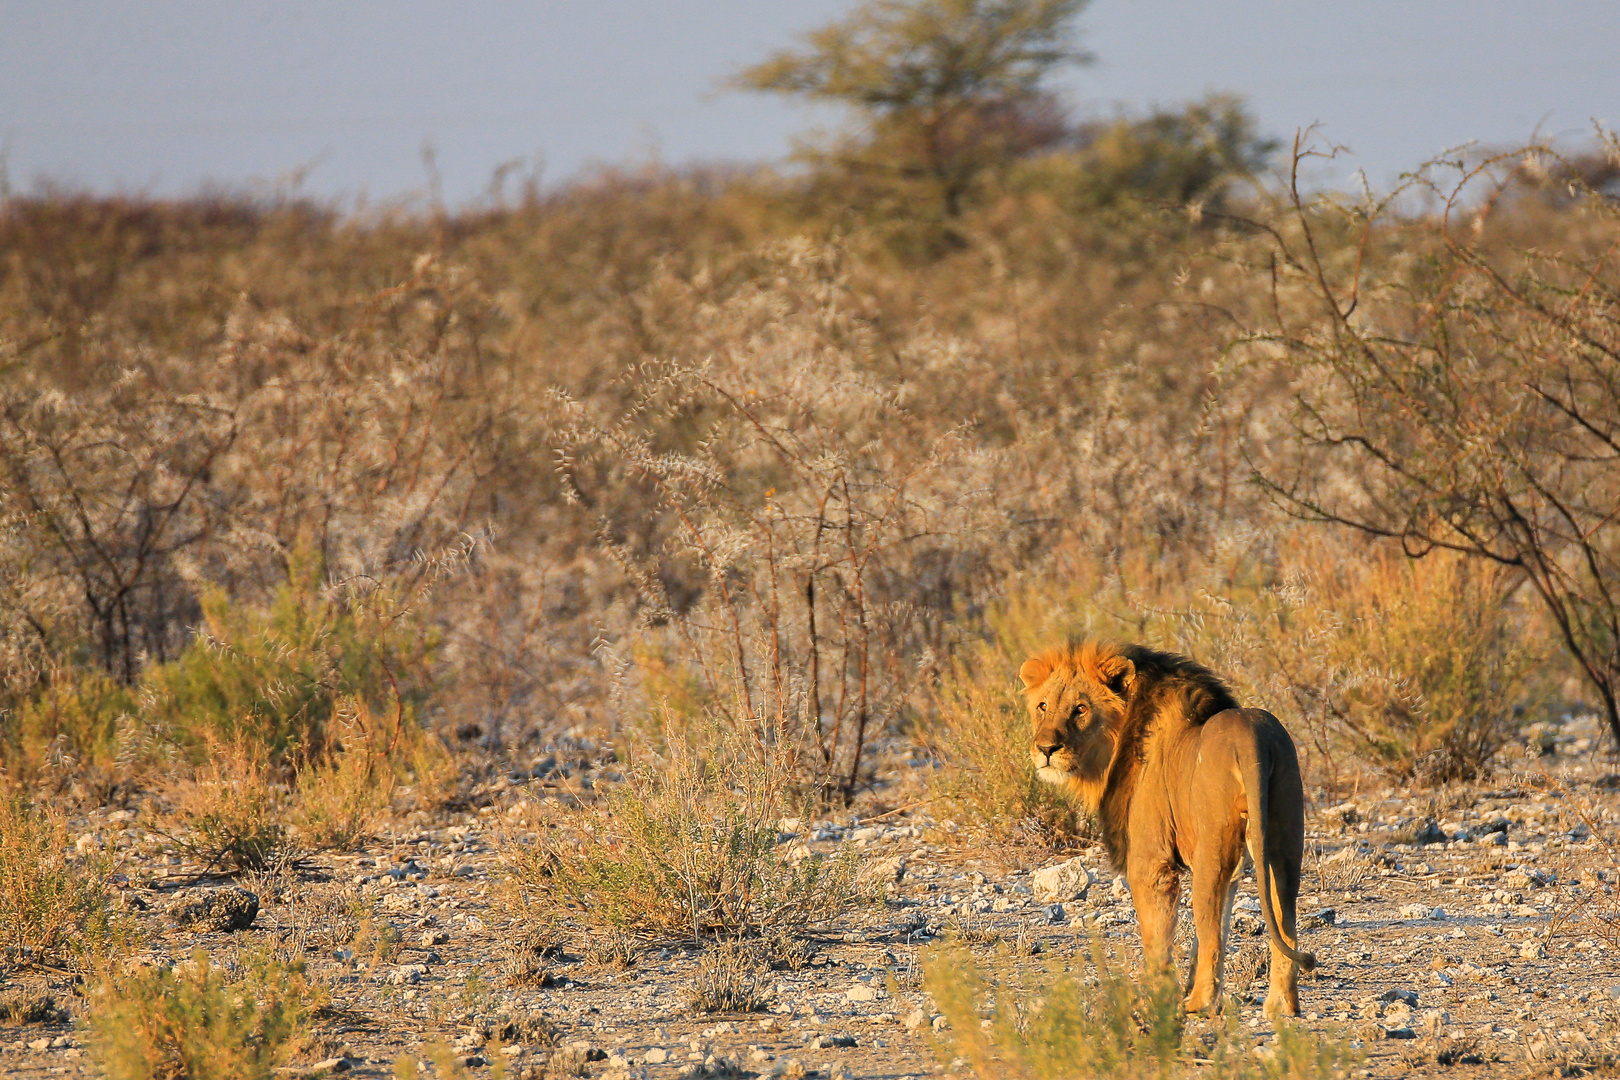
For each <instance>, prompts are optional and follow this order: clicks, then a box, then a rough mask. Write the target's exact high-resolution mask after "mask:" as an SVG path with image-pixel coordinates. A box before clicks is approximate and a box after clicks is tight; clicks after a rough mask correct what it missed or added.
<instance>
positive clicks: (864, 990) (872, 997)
mask: <svg viewBox="0 0 1620 1080" xmlns="http://www.w3.org/2000/svg"><path fill="white" fill-rule="evenodd" d="M844 996H845V997H846V998H848V999H849V1000H851V1001H876V1000H877V999H878V998H880V997H882V996H883V991H881V990H879V989H878V988H877V987H875V986H867V985H866V984H865V983H860V984H858V985H855V986H852V987H850V988H849V989H848V990H847V991H846V992H845V993H844Z"/></svg>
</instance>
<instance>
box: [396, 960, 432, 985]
mask: <svg viewBox="0 0 1620 1080" xmlns="http://www.w3.org/2000/svg"><path fill="white" fill-rule="evenodd" d="M427 973H428V966H427V965H426V964H401V965H399V967H397V968H395V969H394V970H393V971H392V972H390V973H389V975H388V981H389V982H390V983H392V984H393V985H395V986H415V985H416V984H417V983H419V982H421V981H422V976H424V975H426V974H427Z"/></svg>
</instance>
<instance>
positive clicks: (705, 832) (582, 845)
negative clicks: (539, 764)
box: [504, 732, 856, 940]
mask: <svg viewBox="0 0 1620 1080" xmlns="http://www.w3.org/2000/svg"><path fill="white" fill-rule="evenodd" d="M666 747H667V749H666V750H665V752H664V753H662V754H652V753H648V754H645V755H643V756H642V757H641V758H640V759H639V760H637V761H635V762H633V763H632V764H631V765H630V768H629V769H628V771H627V773H626V778H625V783H624V784H623V785H622V786H618V787H615V788H613V789H611V790H609V791H607V792H605V793H604V794H603V797H602V798H601V799H600V800H599V801H598V802H597V803H595V804H593V805H591V806H587V807H584V808H582V809H580V810H577V811H571V812H566V813H565V815H564V816H561V817H559V818H557V820H556V821H555V824H556V826H557V828H555V829H553V830H548V831H547V832H546V833H544V834H543V835H542V837H541V839H540V840H539V841H538V842H536V843H534V844H527V843H511V844H508V845H507V846H506V848H505V851H504V855H505V859H506V862H507V865H508V867H509V887H510V888H511V890H512V891H513V893H514V894H515V901H516V903H517V904H519V905H520V906H522V907H523V908H525V910H526V912H527V913H528V914H529V915H530V916H531V917H532V918H534V919H535V920H536V921H539V922H542V923H553V922H559V921H562V920H568V921H569V922H571V923H573V924H575V925H578V926H581V927H584V928H587V929H588V930H589V931H591V932H592V933H593V934H599V933H603V932H607V933H610V934H615V933H616V934H624V933H634V934H650V935H656V936H661V937H690V938H693V939H698V940H701V939H702V938H704V937H706V936H711V935H717V934H724V935H731V936H736V935H741V934H759V933H762V932H766V931H771V930H779V929H791V928H796V927H802V926H810V925H816V924H819V923H822V922H825V921H826V920H828V919H830V918H834V917H836V916H837V915H839V914H841V913H842V912H844V911H846V910H847V909H849V908H850V907H851V906H852V905H853V904H854V903H855V902H856V889H855V881H854V878H855V865H854V861H853V857H852V856H851V855H841V856H839V857H835V858H828V857H824V856H819V855H811V856H808V857H805V858H802V859H799V860H798V861H793V860H791V859H789V858H788V854H787V849H786V848H785V847H784V846H783V845H781V844H780V843H779V842H778V827H779V826H778V823H779V822H780V821H781V820H782V819H783V818H787V817H798V816H803V812H804V803H803V799H802V797H800V798H798V799H795V796H794V794H793V792H794V782H795V780H796V778H797V775H798V774H797V772H796V770H793V769H792V767H791V765H790V764H789V763H787V762H784V761H783V760H782V759H781V758H780V757H779V756H778V755H777V753H776V752H775V751H773V749H772V748H771V747H770V746H768V745H765V744H762V743H760V742H755V741H753V740H744V739H741V738H739V737H737V736H735V735H731V734H727V733H723V732H722V733H718V734H716V735H715V736H714V737H713V739H712V740H711V741H710V743H709V744H708V746H707V747H706V748H705V749H701V750H700V749H698V748H697V747H695V746H690V745H688V744H686V743H685V742H683V741H677V740H675V739H671V740H669V741H667V742H666Z"/></svg>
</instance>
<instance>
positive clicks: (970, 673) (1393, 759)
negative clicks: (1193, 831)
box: [928, 527, 1552, 835]
mask: <svg viewBox="0 0 1620 1080" xmlns="http://www.w3.org/2000/svg"><path fill="white" fill-rule="evenodd" d="M1512 584H1513V579H1512V578H1511V577H1510V576H1509V575H1507V574H1506V573H1504V572H1502V571H1500V570H1497V569H1494V568H1491V567H1488V566H1484V565H1480V564H1477V563H1474V562H1471V561H1469V560H1467V559H1465V558H1463V557H1461V556H1458V555H1454V554H1452V553H1449V552H1440V551H1437V552H1432V553H1431V554H1430V555H1429V556H1428V557H1427V558H1424V559H1422V560H1407V559H1403V558H1400V557H1398V556H1396V555H1394V554H1392V553H1390V552H1388V551H1385V550H1382V549H1380V548H1378V547H1376V546H1374V545H1371V544H1367V543H1363V542H1359V541H1357V540H1355V539H1353V538H1351V539H1340V538H1324V537H1322V536H1320V535H1319V534H1315V533H1314V532H1311V533H1308V532H1305V531H1303V527H1296V529H1294V530H1286V529H1277V530H1272V529H1268V530H1256V529H1249V528H1237V527H1232V528H1224V529H1217V530H1214V531H1212V533H1211V535H1210V536H1209V537H1207V538H1206V540H1205V542H1204V545H1203V547H1202V550H1200V551H1197V552H1183V554H1182V556H1181V558H1179V559H1178V560H1176V562H1175V564H1174V565H1167V564H1166V563H1165V562H1163V561H1161V560H1157V559H1155V558H1153V557H1151V556H1150V555H1149V554H1148V553H1146V552H1144V551H1131V550H1126V551H1124V552H1117V553H1114V554H1113V555H1111V556H1110V557H1107V558H1099V557H1095V556H1091V555H1089V554H1087V553H1086V552H1085V550H1084V549H1082V548H1078V547H1076V548H1070V549H1068V550H1065V551H1062V552H1059V553H1058V555H1057V557H1056V558H1054V560H1053V563H1052V564H1051V569H1050V570H1049V571H1048V572H1047V573H1045V574H1043V575H1042V576H1041V577H1040V578H1038V579H1034V580H1031V581H1028V582H1025V583H1023V584H1022V586H1021V587H1020V588H1018V589H1015V590H1014V591H1013V593H1012V595H1010V596H1009V597H1008V598H1007V599H1006V600H1005V601H1003V602H1002V603H1001V604H1000V605H998V606H997V607H995V608H993V609H992V611H991V612H990V613H988V615H987V620H986V621H987V624H988V626H989V627H990V629H991V634H990V636H989V637H988V639H987V640H985V641H983V642H978V643H975V644H974V645H973V646H971V647H970V648H968V649H964V650H963V652H962V654H961V659H960V660H959V662H958V670H956V671H953V672H951V673H949V674H948V675H947V677H946V678H944V679H943V680H942V681H941V683H940V686H939V689H938V693H937V699H936V700H937V704H936V709H937V712H938V719H937V720H935V721H933V725H934V726H933V728H931V729H930V731H929V732H928V738H929V741H930V743H931V745H933V746H934V747H935V748H936V750H937V752H938V753H939V754H940V755H941V756H942V757H944V758H945V759H946V760H948V761H950V762H952V764H953V766H954V767H953V768H952V769H948V770H946V771H945V772H944V773H943V774H942V775H941V778H940V780H939V783H940V784H941V787H942V790H943V791H945V792H946V793H947V794H950V795H952V796H954V797H956V798H958V799H962V800H964V801H966V802H967V804H968V805H969V806H971V807H972V808H973V810H974V812H975V814H976V815H978V816H979V817H980V818H981V819H983V818H989V819H990V820H992V821H995V822H997V824H999V826H1000V827H1001V828H1002V829H1004V830H1016V829H1018V828H1020V827H1023V828H1026V829H1028V828H1033V829H1034V830H1035V831H1037V832H1038V833H1045V834H1046V835H1052V833H1053V832H1054V827H1055V825H1062V826H1063V827H1065V828H1070V827H1072V826H1070V825H1069V824H1068V822H1067V821H1066V820H1065V819H1064V818H1063V817H1062V816H1061V815H1062V813H1063V812H1064V810H1065V808H1066V804H1063V803H1061V802H1058V801H1057V800H1056V799H1055V797H1054V795H1053V793H1051V792H1049V791H1047V790H1045V789H1044V787H1043V786H1038V785H1037V784H1036V782H1035V780H1034V777H1033V769H1032V768H1031V766H1030V765H1029V764H1028V757H1029V754H1028V743H1027V734H1026V730H1025V729H1026V728H1027V722H1026V721H1025V720H1024V719H1023V716H1022V709H1021V703H1020V702H1019V701H1018V695H1017V692H1016V688H1017V681H1016V674H1017V670H1018V665H1019V664H1020V663H1021V662H1022V660H1023V658H1024V657H1025V656H1027V655H1029V652H1030V651H1033V648H1039V647H1045V646H1048V645H1050V644H1052V643H1053V642H1055V641H1062V640H1064V639H1065V638H1068V637H1085V636H1100V637H1108V638H1114V639H1121V640H1132V641H1142V642H1144V643H1146V644H1149V645H1152V646H1154V647H1156V648H1165V649H1171V650H1174V651H1176V652H1180V653H1184V654H1186V655H1188V656H1191V657H1193V658H1194V659H1195V660H1198V661H1199V662H1201V663H1203V664H1204V665H1206V666H1207V667H1209V668H1211V669H1212V670H1213V671H1215V672H1216V673H1217V674H1219V675H1221V676H1222V677H1223V678H1224V679H1226V680H1227V681H1228V682H1230V683H1231V684H1232V686H1233V687H1234V689H1235V690H1236V691H1237V695H1238V699H1239V700H1240V701H1242V702H1244V703H1245V704H1249V705H1254V706H1257V707H1261V708H1266V709H1269V710H1271V711H1272V712H1275V713H1276V714H1277V715H1278V716H1279V717H1281V718H1282V720H1283V721H1284V723H1285V724H1286V725H1287V726H1288V728H1289V729H1290V731H1291V732H1292V733H1293V735H1294V738H1295V741H1296V742H1297V743H1299V744H1300V748H1301V751H1302V754H1303V757H1304V763H1305V765H1306V766H1307V767H1308V768H1314V769H1317V770H1319V772H1318V775H1320V776H1321V777H1322V779H1324V780H1326V781H1328V782H1334V781H1335V779H1336V777H1338V776H1339V775H1340V774H1341V773H1342V772H1343V771H1344V769H1345V768H1346V767H1347V764H1348V763H1349V762H1356V763H1362V762H1364V763H1368V764H1371V765H1373V766H1374V767H1376V768H1378V769H1379V770H1381V771H1384V772H1386V773H1388V774H1389V775H1390V776H1391V777H1393V778H1396V779H1400V780H1405V781H1411V780H1417V781H1420V782H1427V783H1444V782H1446V781H1449V780H1454V779H1469V778H1473V777H1476V776H1479V775H1481V774H1482V773H1483V772H1484V771H1486V770H1488V769H1489V768H1490V765H1491V761H1492V759H1493V757H1494V756H1495V755H1496V753H1497V751H1499V750H1500V749H1501V748H1502V747H1503V746H1504V745H1505V744H1506V743H1507V742H1508V741H1509V740H1510V739H1511V738H1512V737H1513V736H1514V734H1515V733H1516V732H1517V731H1518V730H1519V729H1520V727H1521V726H1522V724H1523V723H1524V722H1525V717H1526V716H1527V715H1533V714H1534V710H1536V709H1537V708H1538V707H1539V706H1540V705H1541V704H1542V703H1543V702H1545V701H1546V700H1547V690H1548V687H1549V685H1550V683H1551V681H1552V680H1551V678H1550V677H1549V676H1548V675H1547V673H1546V662H1547V656H1546V650H1545V649H1544V648H1542V647H1540V646H1539V645H1538V641H1539V640H1541V638H1540V635H1539V624H1538V621H1537V620H1536V619H1535V618H1534V617H1533V613H1532V612H1527V611H1526V610H1525V609H1524V608H1523V607H1522V606H1521V605H1519V604H1518V603H1516V602H1515V597H1514V594H1513V590H1512ZM998 806H999V807H1001V808H1002V809H1001V811H1000V814H999V817H997V816H996V808H997V807H998ZM1070 812H1071V813H1072V811H1070Z"/></svg>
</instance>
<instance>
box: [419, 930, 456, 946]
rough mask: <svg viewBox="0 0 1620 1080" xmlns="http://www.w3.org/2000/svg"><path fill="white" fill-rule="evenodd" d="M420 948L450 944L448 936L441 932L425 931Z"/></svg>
mask: <svg viewBox="0 0 1620 1080" xmlns="http://www.w3.org/2000/svg"><path fill="white" fill-rule="evenodd" d="M421 944H422V948H424V949H428V948H432V947H433V946H434V945H448V944H450V935H449V934H447V933H445V932H444V931H443V930H425V931H423V933H422V939H421Z"/></svg>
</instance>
